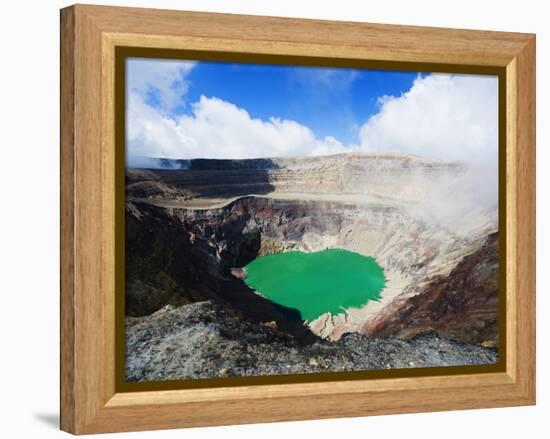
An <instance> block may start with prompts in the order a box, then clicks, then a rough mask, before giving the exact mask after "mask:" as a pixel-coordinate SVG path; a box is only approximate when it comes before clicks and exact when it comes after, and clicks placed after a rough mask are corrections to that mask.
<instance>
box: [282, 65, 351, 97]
mask: <svg viewBox="0 0 550 439" xmlns="http://www.w3.org/2000/svg"><path fill="white" fill-rule="evenodd" d="M291 72H292V74H291V78H292V79H294V80H296V81H297V82H299V83H300V84H301V85H302V86H305V87H311V88H312V89H313V90H315V91H317V92H321V91H322V92H327V91H328V92H331V93H334V92H342V91H344V90H348V89H349V88H350V87H351V85H352V83H353V81H355V79H357V77H358V76H359V73H358V72H357V70H353V69H344V68H335V69H331V68H326V67H299V68H297V69H295V70H292V71H291Z"/></svg>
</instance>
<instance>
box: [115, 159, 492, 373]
mask: <svg viewBox="0 0 550 439" xmlns="http://www.w3.org/2000/svg"><path fill="white" fill-rule="evenodd" d="M159 166H162V167H163V168H164V169H130V168H129V169H127V170H126V217H125V230H126V232H125V233H126V250H125V254H126V262H125V270H126V273H125V276H126V292H125V294H126V295H125V312H126V316H127V317H126V364H127V366H126V376H127V379H128V380H130V381H141V380H163V379H184V378H189V377H201V378H204V377H213V376H226V375H254V374H270V373H277V374H279V373H299V372H307V371H316V370H325V371H326V370H329V371H330V370H365V369H377V368H387V367H419V366H440V365H456V364H485V363H495V362H496V361H498V350H497V347H498V221H497V218H498V214H497V212H498V211H497V206H496V205H488V206H485V205H481V206H480V205H475V204H472V205H471V206H470V205H469V206H467V210H466V213H467V214H465V212H464V203H463V202H462V201H463V199H464V198H463V197H461V195H460V194H462V193H463V192H464V189H465V187H467V185H465V181H466V179H467V177H468V175H469V169H468V166H467V165H466V164H464V163H461V162H446V161H435V160H426V159H422V158H419V157H415V156H409V155H401V154H367V153H347V154H339V155H333V156H320V157H304V158H273V159H247V160H214V159H195V160H168V159H163V160H160V159H159ZM453 200H456V203H454V202H453ZM455 204H456V205H457V206H455ZM458 205H460V206H458ZM459 207H460V209H459ZM335 248H338V249H344V250H348V251H351V252H355V253H358V254H360V255H363V256H370V257H374V258H375V259H376V261H377V263H378V264H380V266H381V267H382V268H383V270H384V274H385V277H386V285H385V287H384V290H383V291H382V294H381V298H380V300H379V301H369V302H368V303H366V305H364V306H362V307H358V308H348V309H343V310H342V312H340V313H337V314H333V313H329V312H327V313H325V314H323V315H321V316H320V317H318V318H316V319H315V320H313V321H304V320H302V317H301V315H300V312H299V310H297V309H292V308H287V307H285V306H282V305H280V304H277V303H274V302H271V301H270V300H268V299H267V298H265V297H264V296H262V295H261V294H258V292H256V291H254V290H253V289H251V288H250V287H249V286H248V285H247V284H246V282H245V281H244V279H243V277H244V276H245V275H246V273H245V272H244V271H243V267H245V266H246V265H247V264H249V263H250V262H251V261H253V260H255V259H256V258H258V257H261V256H265V255H269V254H275V253H282V252H287V251H291V250H298V251H302V252H316V251H321V250H325V249H335ZM192 310H194V311H192ZM191 315H192V317H191ZM167 316H171V317H170V318H168V317H167ZM182 319H183V320H184V321H182ZM169 322H172V323H170V324H169ZM178 322H179V323H178ZM174 325H175V326H174ZM178 325H180V326H178ZM181 325H183V326H181ZM178 328H180V329H178ZM153 338H156V343H154V344H153V343H151V340H152V339H153ZM350 346H352V347H353V349H352V347H350ZM367 346H369V347H370V348H369V349H367V348H366V347H367ZM437 346H440V347H439V348H438V347H437ZM413 348H414V349H416V351H414V349H413ZM438 349H439V351H438ZM317 351H318V354H319V355H314V352H317ZM413 351H414V352H416V353H414V354H411V352H413ZM191 352H192V353H191ZM216 352H222V353H223V355H219V354H217V353H216ZM273 352H278V353H279V355H280V356H281V358H285V360H284V361H283V362H284V363H285V364H286V363H288V364H289V365H290V366H289V367H288V368H286V369H285V367H286V366H284V365H283V366H275V365H273V362H270V360H269V358H271V357H270V355H273ZM434 352H436V353H434ZM437 352H439V354H438V353H437ZM359 353H360V354H359ZM321 354H322V355H321ZM323 355H329V356H330V357H331V358H332V360H328V359H323V358H322V357H323ZM375 357H376V358H375ZM410 358H413V359H412V360H410ZM174 359H177V361H176V363H174V361H175V360H174ZM407 359H409V360H407ZM245 360H246V361H245ZM333 360H334V361H333ZM243 361H244V362H245V363H246V364H245V365H244V366H243V365H242V364H241V363H242V362H243ZM177 364H179V365H180V366H181V367H176V366H177ZM193 364H194V365H195V366H193Z"/></svg>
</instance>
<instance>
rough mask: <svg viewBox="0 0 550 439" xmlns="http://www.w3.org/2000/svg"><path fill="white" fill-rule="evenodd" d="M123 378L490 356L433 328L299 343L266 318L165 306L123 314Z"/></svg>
mask: <svg viewBox="0 0 550 439" xmlns="http://www.w3.org/2000/svg"><path fill="white" fill-rule="evenodd" d="M126 331H127V337H126V343H127V357H126V361H127V364H126V380H127V381H165V380H181V379H195V378H212V377H224V376H259V375H282V374H297V373H307V372H343V371H358V370H379V369H395V368H411V367H416V368H422V367H434V366H456V365H474V364H475V365H479V364H493V363H495V362H497V361H498V354H497V353H496V352H495V351H494V350H491V349H485V348H483V347H481V346H478V345H475V344H471V343H465V342H460V341H453V340H449V339H446V338H443V337H440V336H439V335H438V334H437V333H435V332H430V333H426V334H421V335H418V336H416V337H414V338H411V339H409V340H401V339H398V338H394V337H385V338H372V337H366V336H364V335H361V334H359V333H348V334H344V336H342V337H341V338H340V339H339V340H338V341H336V342H331V341H327V340H323V339H318V340H316V341H314V342H310V343H305V344H304V343H301V342H300V341H299V340H298V339H296V338H295V337H293V336H292V335H290V334H288V333H286V332H284V331H279V330H278V329H277V327H276V325H274V324H273V323H271V322H268V323H265V324H258V323H255V322H250V321H247V320H245V319H242V317H241V316H240V315H239V314H238V312H237V313H236V312H235V311H232V310H230V309H227V308H225V307H223V306H220V305H217V304H214V303H212V302H197V303H193V304H189V305H185V306H181V307H177V308H173V307H172V306H170V305H168V306H167V307H166V308H164V309H163V310H161V311H159V312H157V313H155V314H153V315H151V316H148V317H141V318H135V317H128V318H127V320H126Z"/></svg>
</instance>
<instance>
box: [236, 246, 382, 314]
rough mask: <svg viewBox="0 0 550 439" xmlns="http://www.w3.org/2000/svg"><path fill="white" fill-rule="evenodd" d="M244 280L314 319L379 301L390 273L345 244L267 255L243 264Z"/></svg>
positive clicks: (269, 297)
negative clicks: (244, 270) (312, 250)
mask: <svg viewBox="0 0 550 439" xmlns="http://www.w3.org/2000/svg"><path fill="white" fill-rule="evenodd" d="M245 269H246V271H247V273H248V275H247V277H246V281H245V282H246V283H247V285H248V286H250V287H251V288H254V289H255V290H256V291H258V292H259V293H260V294H262V295H263V296H265V297H267V298H268V299H269V300H271V301H272V302H274V303H276V304H278V305H282V306H284V307H288V308H293V309H296V310H298V311H299V312H300V313H301V316H302V319H304V320H313V319H316V318H317V317H319V316H320V315H322V314H324V313H326V312H331V313H333V314H338V313H341V312H342V309H343V308H359V307H361V306H363V305H365V304H366V303H367V302H368V301H370V300H380V294H381V292H382V290H383V289H384V285H385V283H386V278H385V276H384V270H383V269H382V267H380V265H378V264H377V263H376V260H375V259H374V258H372V257H367V256H362V255H359V254H357V253H353V252H350V251H347V250H342V249H330V250H323V251H319V252H315V253H304V252H299V251H292V252H287V253H277V254H274V255H268V256H263V257H260V258H258V259H255V260H254V261H252V262H250V263H249V264H248V265H247V266H246V267H245Z"/></svg>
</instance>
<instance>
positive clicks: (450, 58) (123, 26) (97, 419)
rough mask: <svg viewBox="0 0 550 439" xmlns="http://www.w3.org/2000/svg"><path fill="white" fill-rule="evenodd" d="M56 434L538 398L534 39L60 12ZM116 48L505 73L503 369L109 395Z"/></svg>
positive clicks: (232, 18)
mask: <svg viewBox="0 0 550 439" xmlns="http://www.w3.org/2000/svg"><path fill="white" fill-rule="evenodd" d="M61 38H62V45H61V124H62V126H61V182H62V184H61V319H62V321H61V363H62V368H61V383H62V386H61V428H62V429H63V430H65V431H69V432H71V433H76V434H81V433H95V432H109V431H130V430H146V429H157V428H175V427H185V426H199V425H221V424H229V423H251V422H267V421H282V420H297V419H311V418H329V417H341V416H365V415H370V414H384V413H404V412H420V411H435V410H451V409H460V408H478V407H501V406H509V405H523V404H532V403H534V400H535V381H534V379H535V369H534V368H535V351H534V349H535V180H534V173H535V137H534V136H535V107H534V105H535V70H534V68H535V60H534V57H535V49H534V48H535V40H534V36H533V35H527V34H516V33H500V32H483V31H465V30H454V29H435V28H422V27H406V26H386V25H375V24H374V25H373V24H364V23H343V22H331V21H315V20H299V19H287V18H274V17H252V16H240V15H230V14H206V13H196V12H194V13H190V12H175V11H161V10H144V9H132V8H112V7H99V6H83V5H77V6H74V7H71V8H67V9H64V10H63V11H62V12H61ZM117 46H128V47H155V48H171V49H185V50H207V51H216V52H227V53H231V52H232V51H239V52H241V53H250V54H270V55H296V56H310V57H311V56H321V57H324V58H333V59H335V60H336V59H342V58H345V59H363V60H379V61H391V62H401V63H405V62H411V61H412V62H416V63H419V62H421V63H428V64H429V63H437V64H438V65H449V66H451V65H472V66H474V65H479V66H489V67H500V68H504V67H505V68H506V104H507V114H506V155H507V170H506V171H507V172H506V173H507V176H506V204H507V218H506V229H507V242H506V244H507V248H508V258H507V261H506V267H507V298H506V301H507V313H506V327H507V331H508V335H509V336H508V338H507V364H506V372H503V373H494V374H477V375H456V376H438V377H421V378H414V379H412V378H394V379H371V380H362V381H339V382H334V383H330V385H329V384H327V383H301V384H298V383H296V384H284V385H282V384H281V385H262V386H249V387H227V388H213V389H189V390H174V391H155V392H137V393H115V385H114V371H113V365H114V356H115V354H114V332H115V330H114V327H115V325H114V321H115V317H114V307H115V300H114V298H115V275H114V260H115V257H114V239H115V231H114V226H113V219H114V212H115V195H114V185H115V180H114V179H115V177H114V170H115V153H114V151H115V139H114V135H115V134H114V122H113V121H114V111H115V110H114V87H115V86H114V82H115V81H114V52H115V47H117Z"/></svg>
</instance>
